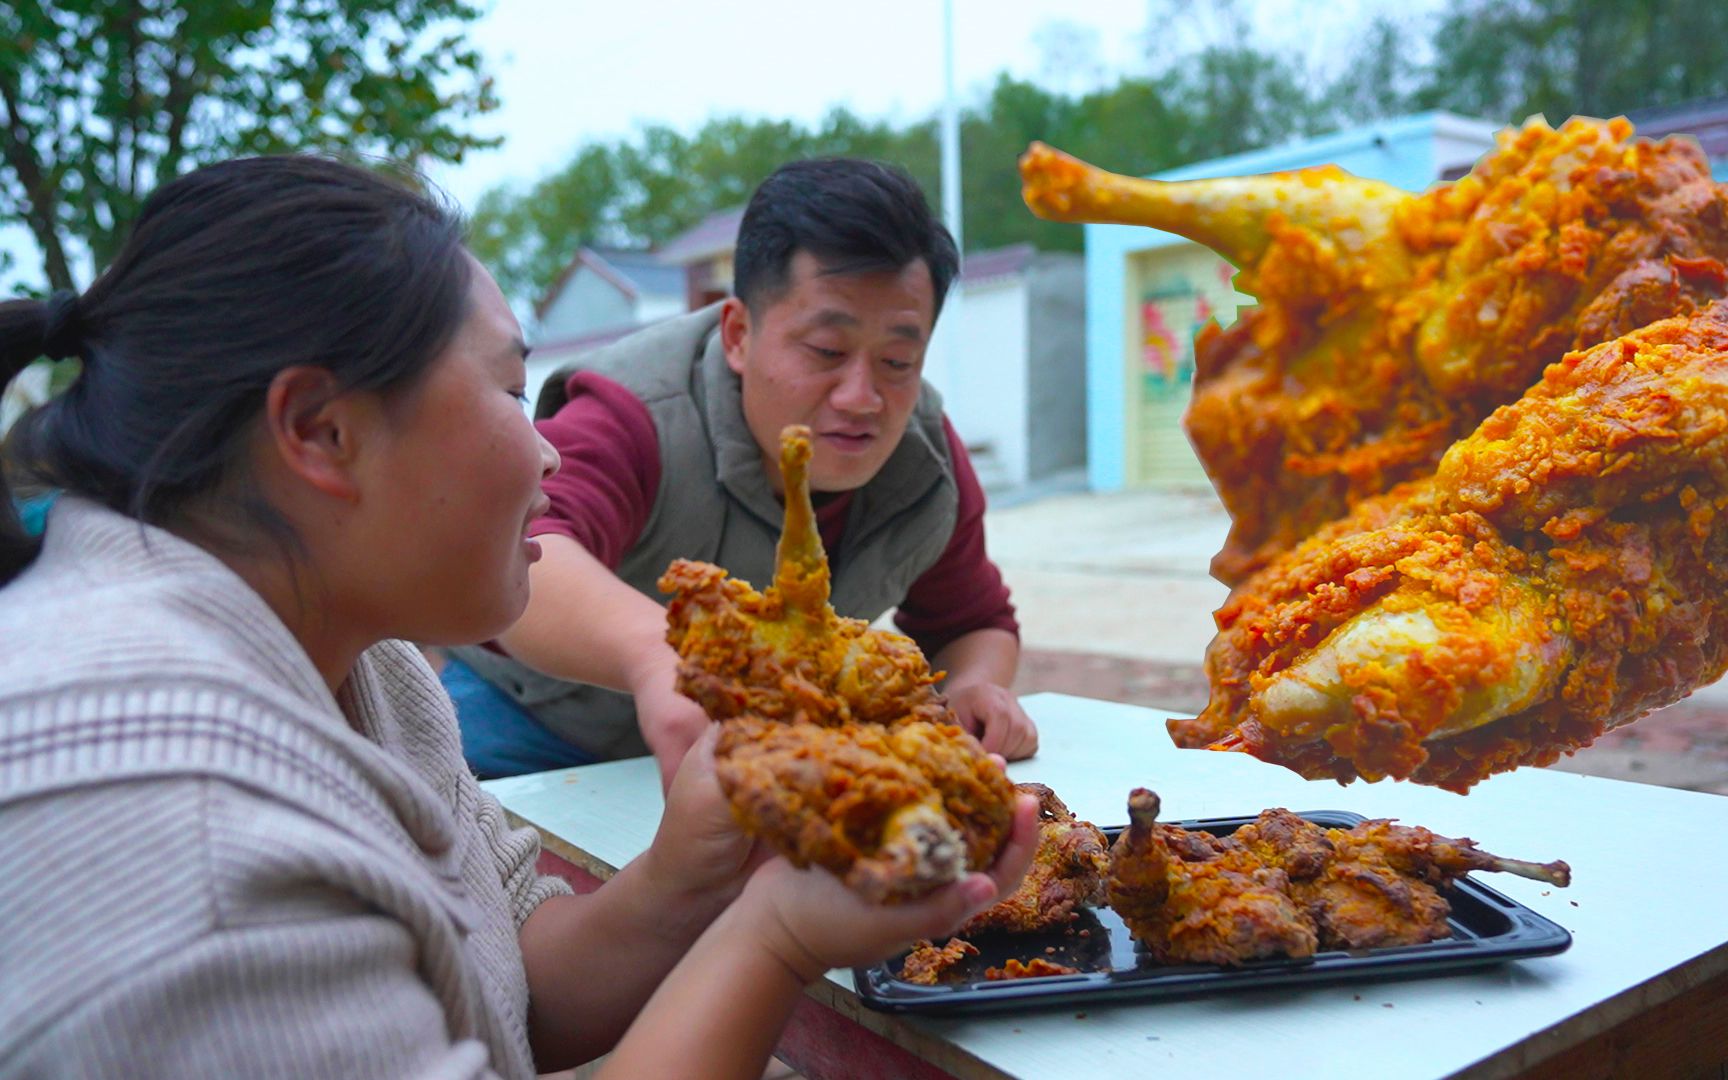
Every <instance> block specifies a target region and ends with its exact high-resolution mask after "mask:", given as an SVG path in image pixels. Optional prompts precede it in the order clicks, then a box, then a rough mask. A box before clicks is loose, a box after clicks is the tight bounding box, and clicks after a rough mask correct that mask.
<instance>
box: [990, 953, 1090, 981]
mask: <svg viewBox="0 0 1728 1080" xmlns="http://www.w3.org/2000/svg"><path fill="white" fill-rule="evenodd" d="M1078 974H1080V969H1079V968H1077V967H1069V966H1068V965H1067V964H1058V963H1054V962H1052V961H1050V960H1046V959H1044V958H1043V957H1042V956H1034V957H1033V958H1032V959H1030V960H1021V959H1019V958H1017V957H1016V958H1010V959H1009V961H1008V962H1007V963H1006V964H1003V965H1002V966H1001V967H993V968H985V969H984V978H985V979H987V980H989V981H990V982H1002V981H1004V980H1007V979H1047V978H1049V977H1051V976H1052V975H1078Z"/></svg>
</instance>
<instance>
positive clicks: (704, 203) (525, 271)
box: [472, 109, 936, 304]
mask: <svg viewBox="0 0 1728 1080" xmlns="http://www.w3.org/2000/svg"><path fill="white" fill-rule="evenodd" d="M822 155H846V156H853V157H868V158H879V159H882V160H887V161H893V162H896V163H898V164H900V165H902V166H903V167H905V168H907V169H908V170H910V171H911V172H912V174H913V175H914V176H915V177H917V178H918V180H919V181H920V182H921V183H924V184H926V185H933V184H934V183H935V180H936V140H935V135H934V128H933V126H932V125H930V124H924V125H919V126H915V127H913V128H910V129H907V130H904V131H897V130H895V129H894V128H893V127H891V126H890V125H888V124H887V123H885V122H871V121H865V120H862V119H860V118H858V117H857V116H855V115H854V114H852V113H851V112H849V111H847V110H845V109H835V110H833V111H832V112H830V113H829V114H828V115H827V116H825V117H824V118H823V119H822V120H821V122H820V123H818V124H817V125H816V126H815V127H814V128H812V129H806V128H804V127H802V126H801V125H799V124H796V123H794V122H792V121H789V120H747V119H745V118H743V117H737V116H728V117H719V118H716V119H713V120H710V121H708V122H707V123H706V124H704V125H703V126H702V127H701V128H700V129H698V130H697V131H696V132H695V133H694V134H691V135H684V134H682V133H680V132H678V131H677V130H676V129H674V128H671V127H667V126H665V125H663V124H655V125H651V126H648V127H646V128H643V129H642V130H641V131H639V132H638V133H637V134H636V135H635V136H634V137H631V138H625V139H617V140H613V141H609V142H596V143H589V144H587V145H586V146H583V147H582V148H581V149H579V150H578V151H577V152H576V156H575V157H573V158H572V159H571V160H570V162H569V164H567V165H565V166H564V167H563V168H561V169H559V170H558V171H557V172H555V173H553V174H551V175H550V176H547V177H545V178H544V179H542V180H540V181H538V182H536V183H535V184H533V185H532V186H530V187H528V188H526V189H522V188H512V187H502V188H494V189H493V190H491V191H488V192H487V193H486V194H485V195H484V196H482V197H481V199H480V202H479V204H478V205H477V206H476V208H475V212H474V220H473V228H472V246H473V249H474V254H475V255H476V256H477V257H478V258H479V259H480V261H481V262H483V263H485V264H486V265H487V267H488V268H489V269H490V270H491V271H492V273H493V275H494V276H495V277H496V278H497V279H498V283H499V286H500V287H501V288H502V289H503V290H504V294H505V295H506V296H509V297H511V298H512V299H513V300H515V301H516V302H517V303H519V304H525V303H527V302H529V301H531V300H532V299H533V298H535V297H538V296H540V295H541V294H542V293H543V292H544V291H545V290H546V288H547V287H548V286H549V285H550V284H551V283H552V282H553V281H554V280H556V279H557V277H558V274H559V273H560V272H561V271H562V270H563V269H564V267H565V266H566V265H567V264H568V263H569V261H570V259H571V258H572V257H573V256H574V255H575V253H576V251H577V249H578V248H580V247H582V246H583V245H589V246H602V247H624V248H651V247H656V246H659V245H661V244H664V243H666V242H667V241H668V240H670V239H672V238H673V237H674V236H677V235H678V234H679V233H681V232H683V231H684V230H686V229H688V228H690V227H691V226H693V225H695V224H697V223H698V222H700V221H701V220H702V219H703V218H704V217H706V216H707V215H709V214H711V213H714V212H715V211H717V210H724V209H727V208H729V207H734V206H739V205H741V204H743V203H744V202H745V201H746V200H747V199H748V198H749V197H750V193H751V192H752V191H753V190H755V188H756V185H758V184H760V183H761V182H762V181H763V180H764V179H766V178H767V177H768V174H769V173H771V172H773V171H774V170H775V169H776V168H778V167H779V166H780V165H781V164H783V163H784V162H787V161H791V160H794V159H797V158H806V157H817V156H822ZM927 190H934V189H933V188H927Z"/></svg>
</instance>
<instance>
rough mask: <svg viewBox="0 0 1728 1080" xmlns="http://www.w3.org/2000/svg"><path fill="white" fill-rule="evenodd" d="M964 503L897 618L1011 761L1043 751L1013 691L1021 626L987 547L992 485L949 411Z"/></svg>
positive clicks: (966, 715)
mask: <svg viewBox="0 0 1728 1080" xmlns="http://www.w3.org/2000/svg"><path fill="white" fill-rule="evenodd" d="M942 429H943V432H944V434H945V435H946V436H947V438H948V453H949V458H950V460H951V461H952V462H953V463H954V485H955V487H956V488H957V489H958V498H959V506H958V507H957V508H956V511H955V522H954V532H953V535H952V536H950V537H949V539H948V546H947V547H946V548H945V549H944V550H943V552H942V555H941V557H940V558H938V559H937V560H936V563H935V565H933V566H931V567H930V569H928V570H926V571H924V573H923V574H922V575H920V576H919V578H918V580H917V581H914V582H913V583H912V587H911V588H910V589H908V590H907V592H906V599H905V600H904V601H902V602H901V604H900V609H899V610H898V611H897V612H896V613H895V615H894V622H895V624H896V625H898V626H899V628H900V630H901V631H902V632H903V633H905V634H906V635H907V636H909V637H911V638H912V639H913V640H914V641H917V642H918V644H919V645H920V647H922V648H923V649H924V651H925V653H926V654H927V655H929V656H930V661H931V667H933V668H935V669H936V670H939V671H943V670H945V671H947V672H948V678H947V680H946V681H945V682H944V684H943V689H944V690H945V691H946V692H947V694H948V700H949V703H950V704H951V705H952V706H953V707H954V711H955V713H956V714H958V715H959V718H960V722H961V724H962V725H963V726H964V727H965V728H966V730H968V731H970V732H972V733H973V734H974V735H977V736H978V737H979V739H980V740H981V741H982V742H983V743H984V748H985V749H986V750H989V751H991V752H993V753H998V754H1001V755H1002V756H1003V757H1005V758H1009V759H1010V760H1014V759H1018V758H1023V757H1030V756H1031V755H1032V754H1033V753H1035V752H1036V751H1037V749H1038V731H1037V728H1036V727H1035V726H1034V725H1033V723H1032V719H1031V717H1029V716H1027V715H1026V712H1025V710H1023V709H1021V708H1020V703H1019V702H1018V701H1017V700H1015V698H1014V695H1013V694H1012V693H1010V692H1009V690H1008V688H1009V686H1011V685H1013V682H1014V672H1015V669H1016V668H1017V667H1018V665H1019V662H1020V635H1019V630H1020V624H1019V623H1017V622H1016V621H1015V619H1014V605H1013V604H1012V603H1011V602H1010V600H1009V596H1008V587H1007V585H1005V584H1004V583H1003V581H1002V572H1001V571H1000V570H998V569H997V568H996V564H995V563H993V562H991V561H990V556H989V554H988V552H987V551H986V550H985V546H984V489H983V488H982V487H981V486H980V485H979V483H978V476H977V474H976V473H975V472H973V470H972V461H971V459H970V458H968V457H967V455H966V447H965V445H964V444H963V443H962V442H961V441H960V436H959V435H958V434H956V433H955V431H954V427H953V425H952V424H950V423H949V422H948V420H947V418H946V417H944V418H943V420H942Z"/></svg>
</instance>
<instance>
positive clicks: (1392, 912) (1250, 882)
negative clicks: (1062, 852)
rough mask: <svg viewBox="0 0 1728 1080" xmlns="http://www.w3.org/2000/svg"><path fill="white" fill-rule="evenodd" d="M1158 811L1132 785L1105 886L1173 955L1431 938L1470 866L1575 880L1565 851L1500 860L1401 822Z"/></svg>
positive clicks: (1141, 937) (1260, 955)
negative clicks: (1171, 816) (1342, 822)
mask: <svg viewBox="0 0 1728 1080" xmlns="http://www.w3.org/2000/svg"><path fill="white" fill-rule="evenodd" d="M1158 810H1159V804H1158V797H1157V795H1155V794H1154V793H1152V792H1150V791H1147V790H1146V789H1145V788H1137V789H1135V791H1134V792H1133V793H1132V794H1130V795H1129V797H1128V814H1129V821H1130V825H1129V827H1128V829H1126V830H1125V831H1124V832H1123V833H1122V834H1121V835H1120V836H1119V837H1117V840H1116V844H1115V846H1114V847H1113V848H1112V849H1111V861H1110V877H1109V882H1108V886H1107V887H1108V891H1109V898H1110V906H1111V907H1113V908H1114V909H1115V910H1116V913H1117V914H1118V915H1120V916H1121V917H1122V921H1123V922H1124V923H1125V924H1126V925H1127V926H1128V929H1129V931H1130V932H1131V933H1132V934H1133V935H1134V938H1135V940H1136V941H1139V942H1140V943H1141V944H1142V945H1144V946H1145V947H1146V949H1147V950H1148V951H1149V952H1151V953H1152V954H1153V956H1155V957H1156V958H1157V959H1158V960H1159V961H1161V962H1164V963H1197V964H1222V965H1237V964H1241V963H1244V962H1246V961H1249V960H1260V959H1266V958H1268V957H1274V956H1287V957H1295V958H1301V957H1305V956H1312V955H1313V954H1314V952H1315V951H1316V950H1317V949H1370V948H1380V947H1385V946H1391V945H1415V944H1421V943H1422V942H1427V941H1434V940H1436V939H1439V938H1444V937H1449V936H1451V933H1452V929H1451V924H1450V923H1449V922H1448V921H1447V919H1448V916H1449V915H1450V914H1451V905H1450V904H1449V903H1448V902H1447V901H1446V898H1445V896H1444V895H1443V891H1444V890H1445V888H1446V887H1447V886H1449V885H1450V884H1451V883H1452V882H1453V881H1455V880H1456V879H1457V878H1459V877H1460V876H1462V875H1464V874H1465V873H1468V872H1469V871H1472V870H1498V871H1504V872H1506V873H1512V874H1518V875H1520V876H1522V877H1528V878H1534V879H1536V880H1539V881H1546V882H1549V883H1551V884H1554V885H1562V886H1563V885H1567V884H1570V882H1571V870H1570V869H1569V868H1568V867H1567V865H1566V864H1565V863H1563V862H1553V863H1529V862H1521V861H1519V860H1515V859H1502V858H1500V857H1498V856H1495V855H1490V854H1488V853H1487V852H1484V851H1482V850H1480V849H1478V848H1477V847H1476V845H1475V844H1474V843H1472V842H1471V841H1469V840H1453V839H1450V838H1448V837H1444V836H1438V835H1436V834H1435V833H1432V832H1429V831H1428V830H1427V829H1424V828H1420V827H1418V826H1404V825H1397V824H1395V823H1393V822H1391V821H1384V820H1377V821H1365V822H1362V823H1361V824H1359V825H1356V826H1354V827H1352V828H1349V829H1323V828H1321V827H1320V826H1318V825H1315V824H1314V823H1312V822H1310V821H1306V820H1304V819H1303V818H1300V817H1298V816H1297V815H1295V814H1292V813H1291V812H1290V811H1288V810H1284V809H1275V810H1266V811H1263V812H1262V813H1261V814H1260V816H1259V817H1258V818H1257V819H1255V820H1254V821H1253V822H1251V823H1249V824H1247V825H1244V826H1242V827H1241V828H1240V829H1237V830H1236V831H1235V832H1234V833H1232V834H1230V835H1229V836H1226V837H1214V836H1211V835H1210V834H1208V833H1190V832H1185V831H1184V830H1182V829H1179V828H1176V827H1174V826H1170V825H1164V824H1160V823H1159V822H1158V821H1157V815H1158ZM1198 837H1205V838H1206V840H1205V842H1195V838H1198Z"/></svg>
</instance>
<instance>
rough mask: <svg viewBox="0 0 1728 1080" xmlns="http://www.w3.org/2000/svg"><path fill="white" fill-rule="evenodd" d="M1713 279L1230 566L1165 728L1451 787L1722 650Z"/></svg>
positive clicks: (1723, 441) (1710, 672)
mask: <svg viewBox="0 0 1728 1080" xmlns="http://www.w3.org/2000/svg"><path fill="white" fill-rule="evenodd" d="M1725 460H1728V302H1724V301H1718V302H1716V303H1714V304H1712V305H1711V306H1709V307H1708V308H1706V309H1704V310H1703V311H1702V312H1700V313H1698V314H1696V315H1693V316H1689V317H1686V318H1674V319H1667V320H1663V321H1661V322H1658V323H1655V324H1653V325H1651V326H1649V327H1646V328H1644V329H1642V330H1638V331H1635V332H1633V333H1631V334H1628V335H1626V336H1625V337H1623V338H1620V339H1618V340H1616V341H1611V342H1607V343H1604V344H1602V345H1599V346H1597V347H1595V348H1592V349H1588V350H1585V351H1583V352H1579V353H1572V354H1569V355H1568V356H1567V357H1566V359H1565V361H1564V362H1562V363H1559V364H1555V365H1553V366H1551V367H1549V369H1548V370H1547V371H1546V372H1545V373H1544V375H1543V378H1542V380H1541V382H1539V383H1538V384H1537V385H1536V386H1534V387H1532V388H1531V390H1530V391H1529V393H1527V394H1526V395H1525V396H1524V397H1523V398H1522V399H1520V400H1519V401H1517V402H1516V403H1514V404H1512V405H1509V406H1506V407H1504V408H1502V409H1500V410H1498V411H1496V412H1495V413H1494V415H1492V416H1491V417H1489V419H1488V420H1487V421H1485V422H1484V423H1483V424H1482V426H1481V427H1480V428H1479V429H1478V430H1477V431H1476V432H1475V433H1473V434H1472V435H1471V436H1470V437H1468V438H1466V439H1463V440H1461V441H1460V442H1458V443H1457V444H1456V445H1455V446H1454V447H1453V448H1452V449H1451V450H1450V451H1448V452H1447V455H1446V457H1445V458H1444V459H1443V460H1442V461H1441V463H1440V467H1439V469H1438V470H1437V472H1436V473H1435V474H1434V475H1433V476H1432V477H1429V478H1427V479H1425V480H1421V481H1416V482H1413V483H1412V484H1410V485H1407V486H1405V487H1403V488H1400V489H1398V490H1396V491H1394V492H1392V493H1390V494H1389V495H1387V496H1384V497H1382V498H1380V499H1375V500H1370V501H1369V502H1366V503H1364V504H1362V505H1361V506H1359V507H1357V509H1356V510H1355V511H1354V512H1353V513H1352V514H1351V515H1350V516H1349V517H1347V518H1345V519H1343V520H1341V521H1339V522H1335V523H1333V524H1331V525H1328V526H1327V527H1326V528H1324V529H1323V530H1321V532H1320V533H1318V534H1316V535H1315V536H1314V537H1312V538H1311V539H1309V540H1308V541H1306V542H1304V543H1302V544H1300V545H1298V546H1297V547H1296V548H1295V549H1294V550H1292V551H1291V552H1289V553H1287V554H1286V555H1284V556H1282V557H1280V558H1279V559H1278V560H1276V561H1275V562H1274V563H1272V564H1271V565H1270V566H1268V567H1267V568H1266V569H1265V570H1263V571H1261V572H1260V573H1259V574H1257V575H1255V577H1254V578H1253V579H1251V581H1250V582H1249V583H1247V584H1245V585H1244V586H1242V587H1240V588H1238V589H1237V590H1236V591H1235V592H1234V593H1233V594H1232V595H1231V597H1230V599H1229V600H1228V601H1227V602H1226V603H1225V605H1224V607H1222V608H1221V609H1219V611H1218V614H1217V621H1218V625H1219V635H1218V637H1217V638H1215V639H1214V640H1213V642H1212V645H1211V646H1210V647H1209V649H1208V650H1207V656H1206V664H1207V671H1208V675H1209V677H1210V680H1211V683H1212V688H1213V692H1212V698H1211V701H1210V702H1209V703H1208V704H1207V707H1206V709H1205V710H1204V711H1203V712H1202V713H1201V714H1200V716H1199V717H1197V718H1195V719H1193V720H1176V721H1172V722H1171V723H1170V730H1171V734H1172V735H1173V737H1174V738H1175V739H1176V741H1177V743H1178V744H1179V745H1183V746H1189V747H1198V746H1217V747H1221V748H1230V749H1241V750H1246V751H1248V752H1249V753H1253V754H1255V755H1257V756H1259V757H1262V758H1265V759H1266V760H1270V761H1276V762H1279V763H1280V764H1285V765H1288V766H1290V767H1291V768H1294V769H1296V770H1297V771H1299V772H1301V773H1302V774H1303V775H1305V776H1309V777H1334V778H1336V779H1339V780H1349V779H1351V778H1354V777H1357V776H1361V777H1364V778H1367V779H1370V780H1374V779H1379V778H1381V777H1385V776H1391V777H1396V778H1399V779H1403V778H1411V779H1415V780H1417V781H1420V782H1423V783H1429V784H1437V785H1440V786H1443V787H1447V788H1451V789H1453V790H1456V791H1465V790H1468V789H1469V787H1470V786H1471V785H1472V784H1474V783H1476V782H1477V781H1479V780H1481V779H1482V778H1484V777H1486V776H1488V775H1490V774H1492V773H1495V772H1500V771H1504V770H1507V769H1511V768H1515V767H1517V766H1520V765H1530V764H1536V765H1546V764H1550V763H1552V762H1553V761H1555V760H1557V759H1558V758H1559V756H1560V754H1561V753H1562V752H1564V751H1567V750H1571V749H1575V748H1577V747H1581V746H1587V745H1589V744H1590V742H1591V741H1592V740H1594V739H1595V738H1596V737H1597V736H1599V735H1600V734H1602V733H1603V732H1604V731H1607V730H1609V729H1611V728H1614V727H1617V726H1620V725H1622V724H1627V723H1630V722H1632V721H1633V720H1636V719H1637V718H1638V717H1640V716H1642V715H1644V714H1645V713H1647V712H1649V711H1650V710H1652V709H1655V708H1660V707H1661V706H1663V705H1666V704H1669V703H1671V702H1673V701H1676V700H1678V699H1679V698H1681V697H1684V696H1685V695H1686V694H1688V693H1690V692H1691V690H1692V689H1694V688H1696V687H1698V686H1702V685H1704V684H1706V683H1709V682H1712V681H1714V680H1716V679H1717V678H1719V677H1721V675H1722V674H1723V672H1724V670H1728V606H1725V605H1724V603H1723V599H1722V598H1723V597H1724V595H1725V591H1724V590H1725V588H1728V516H1724V515H1722V514H1721V511H1722V510H1723V509H1724V508H1725V507H1728V483H1725V481H1728V469H1724V467H1723V462H1724V461H1725Z"/></svg>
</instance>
